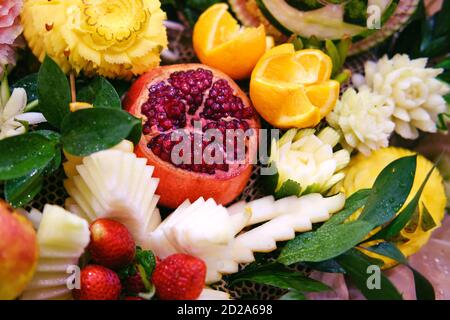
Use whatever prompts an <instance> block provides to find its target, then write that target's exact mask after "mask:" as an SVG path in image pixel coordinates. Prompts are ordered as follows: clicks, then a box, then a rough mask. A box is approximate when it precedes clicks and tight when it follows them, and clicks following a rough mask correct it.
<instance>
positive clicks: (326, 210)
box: [148, 194, 345, 283]
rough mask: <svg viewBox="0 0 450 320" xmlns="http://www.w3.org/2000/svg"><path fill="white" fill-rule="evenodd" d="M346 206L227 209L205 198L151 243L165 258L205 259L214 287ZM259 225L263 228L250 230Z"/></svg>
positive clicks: (336, 199)
mask: <svg viewBox="0 0 450 320" xmlns="http://www.w3.org/2000/svg"><path fill="white" fill-rule="evenodd" d="M344 203H345V197H344V195H343V194H338V195H336V196H333V197H329V198H324V197H323V196H322V195H320V194H309V195H307V196H304V197H300V198H297V197H289V198H285V199H281V200H278V201H275V199H274V198H273V197H270V196H269V197H265V198H262V199H258V200H255V201H252V202H249V203H245V202H239V203H236V204H235V205H233V206H231V207H230V208H228V209H226V208H224V207H223V206H221V205H218V204H217V203H216V202H215V201H214V200H213V199H208V200H205V199H203V198H199V199H198V200H197V201H195V202H194V203H192V204H191V203H190V202H189V201H186V202H184V203H183V204H182V205H181V206H180V207H178V208H177V209H176V210H175V211H174V212H173V213H172V214H171V215H169V216H168V217H167V218H166V219H165V220H164V221H163V222H162V223H161V224H160V225H159V226H158V227H157V228H156V230H154V231H153V232H151V233H150V234H149V236H148V243H149V247H150V249H152V250H153V252H154V253H155V254H156V255H157V256H159V257H160V258H165V257H167V256H169V255H171V254H174V253H177V252H178V253H186V254H190V255H193V256H196V257H198V258H199V259H202V260H203V261H204V262H205V263H206V265H207V275H206V283H214V282H217V281H219V280H220V279H221V278H222V275H223V274H231V273H235V272H237V271H238V270H239V264H240V263H248V262H252V261H254V260H255V257H254V253H255V252H271V251H273V250H275V249H276V248H277V242H278V241H287V240H290V239H293V238H294V237H295V234H296V232H305V231H309V230H311V229H312V224H313V223H317V222H323V221H326V220H327V219H329V218H330V216H331V214H332V213H334V212H337V211H339V210H341V209H342V208H343V206H344ZM255 224H260V225H259V226H257V227H256V228H253V229H250V230H247V231H245V228H247V227H251V226H252V225H255Z"/></svg>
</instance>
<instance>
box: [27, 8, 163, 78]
mask: <svg viewBox="0 0 450 320" xmlns="http://www.w3.org/2000/svg"><path fill="white" fill-rule="evenodd" d="M160 7H161V4H160V2H159V1H158V0H26V1H25V5H24V8H23V12H22V22H23V26H24V35H25V38H26V39H27V41H28V45H29V46H30V48H31V50H32V51H33V53H34V54H35V55H36V56H37V57H38V58H39V60H41V61H42V60H43V59H44V57H45V54H48V55H49V56H50V57H51V58H53V59H54V60H55V61H56V62H57V63H58V64H59V65H60V67H61V68H62V69H63V70H64V71H65V72H68V71H70V70H75V71H76V72H77V73H78V72H80V71H81V70H83V72H85V73H86V74H88V75H92V74H95V73H96V74H99V75H102V76H106V77H110V78H115V77H119V78H130V77H131V76H133V75H138V74H141V73H144V72H145V71H148V70H149V69H151V68H153V67H155V66H157V65H158V64H159V62H160V53H161V50H162V49H163V48H165V47H166V46H167V34H166V29H165V27H164V24H163V22H164V20H165V19H166V14H165V13H164V11H162V10H161V8H160Z"/></svg>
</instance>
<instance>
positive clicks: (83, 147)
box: [61, 108, 141, 156]
mask: <svg viewBox="0 0 450 320" xmlns="http://www.w3.org/2000/svg"><path fill="white" fill-rule="evenodd" d="M140 124H141V121H140V120H139V119H137V118H135V117H133V116H132V115H130V114H129V113H127V112H126V111H123V110H118V109H110V108H91V109H84V110H79V111H77V112H72V113H70V114H68V115H67V116H66V117H65V118H64V120H63V122H62V124H61V135H62V138H61V140H62V143H63V145H64V149H65V150H67V152H69V153H70V154H73V155H75V156H87V155H89V154H92V153H94V152H97V151H101V150H105V149H108V148H111V147H113V146H115V145H117V144H119V143H120V142H121V141H122V140H124V139H126V138H127V137H128V136H129V135H130V133H132V132H133V130H134V128H135V127H136V126H137V125H140Z"/></svg>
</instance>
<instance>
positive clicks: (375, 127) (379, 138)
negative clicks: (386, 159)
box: [327, 87, 395, 155]
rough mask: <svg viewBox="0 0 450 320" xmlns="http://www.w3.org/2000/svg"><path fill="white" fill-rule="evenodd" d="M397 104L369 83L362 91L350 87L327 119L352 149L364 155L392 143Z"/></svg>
mask: <svg viewBox="0 0 450 320" xmlns="http://www.w3.org/2000/svg"><path fill="white" fill-rule="evenodd" d="M393 112H394V106H393V104H392V103H391V100H390V99H386V98H385V97H384V96H382V95H379V94H375V93H373V92H371V91H370V89H369V88H368V87H361V88H360V90H359V92H356V91H355V90H354V89H353V88H350V89H347V90H346V91H345V93H344V94H343V95H342V98H341V99H340V100H339V101H338V102H337V104H336V107H335V108H334V110H333V112H332V113H330V114H329V115H328V117H327V121H328V123H329V124H330V125H331V126H332V127H334V128H336V129H338V130H340V131H341V132H342V135H343V138H344V141H343V143H345V144H346V145H347V146H348V147H349V149H357V150H358V151H360V152H361V153H363V154H365V155H369V154H370V153H371V152H372V151H375V150H378V149H380V148H384V147H387V146H388V145H389V137H390V136H391V134H392V133H393V132H394V128H395V124H394V122H392V120H391V117H392V114H393Z"/></svg>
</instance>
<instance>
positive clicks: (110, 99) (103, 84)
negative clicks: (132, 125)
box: [77, 77, 122, 109]
mask: <svg viewBox="0 0 450 320" xmlns="http://www.w3.org/2000/svg"><path fill="white" fill-rule="evenodd" d="M77 100H78V101H82V102H88V103H91V104H92V105H94V107H96V108H116V109H121V108H122V103H121V101H120V97H119V95H118V93H117V92H116V89H115V88H114V87H113V85H112V84H111V83H110V82H109V81H108V80H106V79H105V78H102V77H97V78H95V79H94V80H93V81H91V83H89V84H88V85H87V86H85V87H84V88H82V89H81V90H80V91H79V92H78V94H77Z"/></svg>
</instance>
